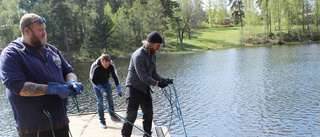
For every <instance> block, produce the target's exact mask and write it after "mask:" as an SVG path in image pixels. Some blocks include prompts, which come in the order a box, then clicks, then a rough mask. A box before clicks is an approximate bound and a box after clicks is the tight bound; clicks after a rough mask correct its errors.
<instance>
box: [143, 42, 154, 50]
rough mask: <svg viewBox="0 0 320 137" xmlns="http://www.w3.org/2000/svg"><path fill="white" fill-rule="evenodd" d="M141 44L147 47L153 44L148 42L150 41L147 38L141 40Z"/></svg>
mask: <svg viewBox="0 0 320 137" xmlns="http://www.w3.org/2000/svg"><path fill="white" fill-rule="evenodd" d="M142 44H143V45H144V46H146V48H148V49H151V48H153V44H150V42H148V41H147V40H144V41H142Z"/></svg>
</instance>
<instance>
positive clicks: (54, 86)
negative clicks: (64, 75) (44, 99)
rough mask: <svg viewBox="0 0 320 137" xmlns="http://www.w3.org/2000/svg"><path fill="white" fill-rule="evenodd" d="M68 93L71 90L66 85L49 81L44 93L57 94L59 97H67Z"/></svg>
mask: <svg viewBox="0 0 320 137" xmlns="http://www.w3.org/2000/svg"><path fill="white" fill-rule="evenodd" d="M70 94H71V91H70V90H69V89H68V88H67V85H61V84H58V83H50V84H49V85H48V87H47V90H46V95H58V96H60V98H61V99H65V98H67V97H68V96H69V95H70Z"/></svg>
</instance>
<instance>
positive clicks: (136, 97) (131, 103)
mask: <svg viewBox="0 0 320 137" xmlns="http://www.w3.org/2000/svg"><path fill="white" fill-rule="evenodd" d="M126 103H127V117H126V119H127V120H128V121H130V122H131V123H134V122H135V120H136V118H137V112H138V108H139V105H140V107H141V109H142V113H143V116H142V118H143V122H142V124H143V130H144V131H145V132H146V133H148V134H150V135H151V128H152V119H153V108H152V98H151V94H150V91H148V92H147V94H144V93H142V92H141V91H139V90H137V89H135V88H132V87H127V98H126ZM132 128H133V126H132V125H131V124H130V123H128V122H127V121H125V122H124V123H123V127H122V130H121V133H122V135H123V136H125V137H130V135H131V133H132Z"/></svg>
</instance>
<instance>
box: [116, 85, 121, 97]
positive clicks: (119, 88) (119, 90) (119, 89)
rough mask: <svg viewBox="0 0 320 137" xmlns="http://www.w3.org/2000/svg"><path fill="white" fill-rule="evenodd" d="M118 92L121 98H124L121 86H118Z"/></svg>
mask: <svg viewBox="0 0 320 137" xmlns="http://www.w3.org/2000/svg"><path fill="white" fill-rule="evenodd" d="M117 90H118V95H119V96H120V97H121V96H122V91H121V86H120V85H118V86H117Z"/></svg>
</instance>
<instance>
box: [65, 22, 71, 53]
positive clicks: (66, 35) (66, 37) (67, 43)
mask: <svg viewBox="0 0 320 137" xmlns="http://www.w3.org/2000/svg"><path fill="white" fill-rule="evenodd" d="M64 36H65V39H66V45H67V53H68V58H69V55H70V51H69V42H68V34H67V29H66V27H64Z"/></svg>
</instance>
